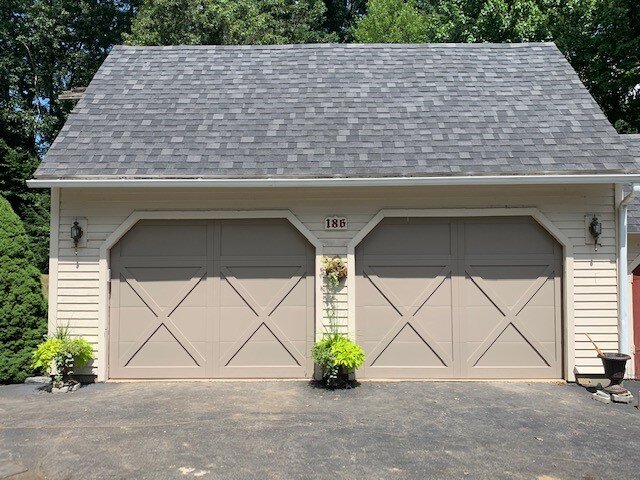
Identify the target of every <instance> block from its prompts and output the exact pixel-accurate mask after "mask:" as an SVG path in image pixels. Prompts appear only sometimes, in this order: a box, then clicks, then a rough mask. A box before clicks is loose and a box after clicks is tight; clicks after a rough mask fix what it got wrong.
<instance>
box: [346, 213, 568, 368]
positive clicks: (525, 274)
mask: <svg viewBox="0 0 640 480" xmlns="http://www.w3.org/2000/svg"><path fill="white" fill-rule="evenodd" d="M402 220H403V222H399V221H398V220H396V221H395V222H381V223H380V224H379V225H378V226H377V227H376V228H375V229H374V230H373V231H372V232H371V233H370V235H371V238H372V239H373V241H371V242H370V241H369V237H366V238H365V239H364V240H363V242H362V243H361V245H360V246H359V247H358V248H357V249H356V290H357V293H356V314H357V319H356V324H357V325H358V338H359V339H360V340H363V341H364V342H365V343H364V345H365V351H366V353H367V354H368V355H369V356H370V357H372V358H370V359H368V361H367V363H366V364H365V368H364V369H363V373H364V375H365V376H381V375H382V374H383V373H384V374H386V375H390V376H392V377H404V378H406V377H409V376H411V375H418V374H419V375H422V376H431V375H435V376H437V375H436V374H434V372H440V373H443V374H444V375H446V376H456V377H479V378H492V377H493V378H496V377H497V378H499V377H510V376H516V377H532V378H533V377H560V375H561V374H560V371H561V348H560V345H561V340H562V339H561V334H560V332H561V330H560V301H561V299H560V275H561V267H560V254H559V252H560V250H559V246H558V245H557V243H556V242H555V240H553V238H552V237H551V236H550V235H549V234H548V233H546V232H545V231H544V230H543V229H542V228H541V227H540V226H539V225H538V224H537V223H536V222H534V221H533V220H532V219H527V218H522V219H521V218H516V219H453V220H451V219H447V220H442V219H441V220H440V221H439V222H428V221H424V220H422V219H402ZM443 223H447V224H448V228H442V225H443ZM403 224H404V225H405V227H406V226H407V225H411V230H412V231H413V232H414V234H416V237H415V238H414V240H415V239H417V240H418V243H417V244H415V243H412V242H409V244H411V245H412V247H411V249H412V250H411V252H409V253H406V252H404V251H402V250H401V249H399V248H398V249H396V248H395V245H401V244H402V243H401V242H396V241H395V240H394V239H395V237H396V236H398V237H400V236H404V235H406V234H407V233H406V231H396V230H395V229H396V227H397V226H398V225H403ZM432 225H438V227H439V231H440V232H443V231H445V230H447V231H449V232H451V235H450V236H449V240H448V241H449V242H450V245H449V246H448V251H450V252H451V256H450V257H449V258H448V259H446V261H444V262H443V261H442V257H441V261H440V264H441V265H440V268H444V270H443V272H440V276H439V277H438V276H437V274H435V273H434V271H435V270H434V266H435V264H434V263H433V262H430V263H429V265H430V267H431V270H429V269H427V268H424V267H421V266H420V265H421V264H420V263H417V262H416V261H415V258H418V257H419V258H420V259H425V258H427V259H428V258H429V255H430V254H431V253H432V252H433V251H434V246H433V245H432V243H431V242H430V241H425V240H424V239H427V238H430V236H429V233H430V232H429V229H430V227H431V226H432ZM407 228H409V227H407ZM444 238H445V237H444V236H443V237H442V238H441V239H440V242H442V241H444ZM381 239H382V240H381ZM383 240H384V241H383ZM403 241H404V240H403ZM405 243H406V242H405ZM372 245H373V247H372ZM417 245H419V246H420V248H418V247H417ZM383 249H386V251H387V252H390V253H389V254H388V255H386V256H384V255H382V256H381V255H379V251H381V250H383ZM435 250H436V251H437V252H442V251H445V249H444V248H443V247H442V245H436V246H435ZM371 252H373V253H371ZM374 256H375V257H380V258H382V259H384V258H386V259H391V258H393V259H394V262H395V265H394V266H393V268H391V267H390V264H389V263H386V264H385V263H384V262H381V261H380V260H379V259H378V258H376V262H377V263H382V264H383V265H384V268H380V267H379V266H378V265H377V263H376V264H373V260H372V259H373V258H374ZM399 259H403V260H402V261H400V260H399ZM431 260H433V258H431ZM443 265H444V266H443ZM448 265H451V267H449V268H447V266H448ZM443 274H444V276H445V278H444V279H443V278H442V275H443ZM438 282H441V283H438ZM434 283H436V284H438V286H437V287H436V288H435V289H434V287H433V285H434ZM425 284H427V285H430V286H425ZM421 288H422V289H425V290H424V291H423V293H418V292H420V290H421ZM430 288H431V289H432V291H430V290H429V289H430ZM376 290H378V292H377V293H376ZM421 295H422V296H424V299H421ZM416 298H417V299H419V300H413V299H416ZM382 299H384V300H382ZM384 301H386V302H387V304H388V306H387V307H386V308H383V307H382V305H383V304H384ZM421 301H424V303H420V302H421ZM390 307H393V309H392V308H390ZM390 325H393V326H391V327H389V326H390ZM387 328H389V330H387V331H385V330H386V329H387ZM376 340H378V341H377V342H376ZM425 348H427V350H425ZM429 350H430V351H429ZM404 356H406V358H405V357H404ZM435 359H438V361H439V362H440V363H434V361H435ZM438 365H439V367H440V370H437V369H436V370H434V369H435V367H436V366H438Z"/></svg>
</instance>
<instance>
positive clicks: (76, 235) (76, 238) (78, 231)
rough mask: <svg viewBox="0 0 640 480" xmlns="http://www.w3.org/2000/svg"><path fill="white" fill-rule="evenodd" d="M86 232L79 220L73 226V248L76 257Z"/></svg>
mask: <svg viewBox="0 0 640 480" xmlns="http://www.w3.org/2000/svg"><path fill="white" fill-rule="evenodd" d="M83 234H84V232H83V231H82V227H81V226H80V225H79V224H78V220H74V222H73V225H71V240H73V248H75V250H76V255H78V243H79V242H80V239H81V238H82V235H83Z"/></svg>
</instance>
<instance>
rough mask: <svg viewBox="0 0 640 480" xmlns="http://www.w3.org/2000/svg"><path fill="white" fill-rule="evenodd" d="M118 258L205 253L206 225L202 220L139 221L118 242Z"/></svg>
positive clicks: (200, 254)
mask: <svg viewBox="0 0 640 480" xmlns="http://www.w3.org/2000/svg"><path fill="white" fill-rule="evenodd" d="M118 245H119V247H120V255H121V256H124V257H135V256H143V257H144V256H149V257H151V256H162V255H167V256H175V255H177V254H181V255H195V256H203V255H206V254H207V226H206V223H205V222H203V221H196V220H193V221H181V222H180V225H179V228H176V225H175V223H167V222H166V221H161V220H142V221H140V222H138V223H137V224H136V225H134V226H133V228H131V230H129V231H128V232H127V233H126V234H125V235H124V236H123V237H122V238H121V239H120V241H119V242H118Z"/></svg>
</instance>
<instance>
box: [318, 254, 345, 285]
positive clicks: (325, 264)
mask: <svg viewBox="0 0 640 480" xmlns="http://www.w3.org/2000/svg"><path fill="white" fill-rule="evenodd" d="M322 272H323V274H324V276H325V278H326V279H327V282H328V283H329V286H331V287H332V288H336V287H338V285H340V280H342V279H343V278H345V277H346V276H347V266H346V265H345V264H344V262H343V261H342V259H341V258H340V257H332V258H330V257H322Z"/></svg>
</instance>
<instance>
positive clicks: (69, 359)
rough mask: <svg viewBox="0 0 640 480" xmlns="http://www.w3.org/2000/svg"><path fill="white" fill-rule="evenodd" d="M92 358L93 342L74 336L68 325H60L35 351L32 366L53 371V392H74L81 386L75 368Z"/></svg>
mask: <svg viewBox="0 0 640 480" xmlns="http://www.w3.org/2000/svg"><path fill="white" fill-rule="evenodd" d="M91 360H93V347H92V346H91V344H90V343H89V342H87V341H86V340H84V339H83V338H72V337H71V336H70V335H69V329H68V327H58V328H57V330H56V333H55V334H54V335H48V336H46V337H45V340H44V342H42V343H41V344H40V345H38V347H37V348H36V350H35V351H34V352H33V362H32V366H33V367H34V368H36V369H39V370H45V371H50V372H51V373H52V377H53V379H52V383H51V391H52V392H54V393H61V392H73V391H75V390H77V389H78V388H80V382H78V381H76V380H74V379H73V373H74V370H75V368H76V367H83V366H85V365H86V364H87V363H89V362H90V361H91Z"/></svg>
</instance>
